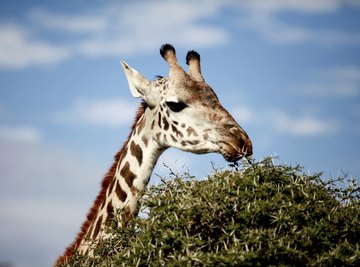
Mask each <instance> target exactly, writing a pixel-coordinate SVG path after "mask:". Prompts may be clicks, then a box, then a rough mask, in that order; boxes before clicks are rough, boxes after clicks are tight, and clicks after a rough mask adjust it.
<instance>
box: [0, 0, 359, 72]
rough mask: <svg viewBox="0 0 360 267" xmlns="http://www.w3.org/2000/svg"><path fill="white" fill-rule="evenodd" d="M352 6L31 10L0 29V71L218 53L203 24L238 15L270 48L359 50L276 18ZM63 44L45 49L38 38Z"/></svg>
mask: <svg viewBox="0 0 360 267" xmlns="http://www.w3.org/2000/svg"><path fill="white" fill-rule="evenodd" d="M344 5H351V6H359V4H358V2H357V1H351V0H349V1H341V0H319V1H312V0H311V1H310V0H309V1H308V0H288V1H281V0H276V1H261V0H252V1H231V0H229V1H196V2H194V1H165V2H164V1H151V2H131V3H123V2H121V3H119V2H111V3H108V4H105V5H103V6H99V7H98V8H96V9H95V8H91V7H89V8H86V9H83V10H77V11H73V12H72V13H71V14H70V13H65V12H63V13H59V12H56V11H50V10H48V9H46V8H40V9H39V8H37V9H32V10H30V11H29V12H28V14H27V15H26V16H25V18H24V19H25V20H27V24H26V25H25V24H20V23H17V24H6V22H5V24H4V23H3V24H0V68H24V67H28V66H32V65H36V64H50V63H56V62H60V61H62V60H65V59H67V58H69V57H73V56H79V55H83V56H89V57H101V56H112V55H115V56H118V57H119V58H120V55H121V56H124V55H126V54H134V53H144V52H148V51H153V50H154V49H158V47H159V45H160V44H162V43H164V42H170V43H174V44H176V45H177V47H186V48H188V49H191V48H195V47H196V48H197V49H199V48H201V47H211V46H219V45H222V44H225V43H228V42H229V41H231V38H232V36H231V34H230V29H229V28H226V26H224V25H221V24H215V23H208V22H207V21H208V20H209V19H210V20H211V19H217V18H220V17H221V16H224V15H223V14H222V13H221V12H222V10H225V9H226V8H231V9H232V10H235V11H237V12H239V15H238V16H237V19H238V21H237V23H238V25H239V27H240V28H241V29H248V30H252V31H254V32H256V33H258V34H259V35H261V36H262V37H263V38H265V39H266V40H268V41H270V42H274V43H285V44H287V43H304V42H306V43H317V44H322V45H359V44H360V32H345V31H339V30H336V29H331V28H330V29H328V28H325V29H323V30H314V29H311V28H309V27H307V26H303V25H298V26H295V25H291V24H290V23H289V22H288V21H285V20H284V19H282V18H281V16H280V15H281V14H283V13H285V12H296V13H300V14H309V15H318V14H330V15H331V14H334V13H335V12H337V11H338V10H340V8H341V7H343V6H344ZM49 30H50V31H51V32H52V35H54V34H55V35H57V36H63V37H64V38H63V39H62V42H61V43H59V42H58V41H53V43H51V42H50V41H49V40H48V39H47V37H46V36H45V35H44V34H46V32H47V31H49Z"/></svg>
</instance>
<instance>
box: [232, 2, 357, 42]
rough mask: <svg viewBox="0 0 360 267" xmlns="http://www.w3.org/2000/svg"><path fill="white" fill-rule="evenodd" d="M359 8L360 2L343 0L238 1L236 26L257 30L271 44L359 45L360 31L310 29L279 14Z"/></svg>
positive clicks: (313, 13) (330, 11) (311, 13)
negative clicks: (239, 14) (238, 11)
mask: <svg viewBox="0 0 360 267" xmlns="http://www.w3.org/2000/svg"><path fill="white" fill-rule="evenodd" d="M346 5H349V6H352V7H360V4H359V1H343V0H319V1H311V0H289V1H281V0H275V1H261V0H253V1H239V2H237V7H238V8H239V9H240V10H241V11H242V14H243V15H242V16H240V18H239V19H238V25H239V26H240V27H241V28H242V29H249V30H252V31H254V32H257V33H258V34H259V35H260V36H262V37H263V38H264V39H266V40H268V41H269V42H273V43H280V44H297V43H315V44H321V45H326V46H337V45H360V31H357V32H346V31H339V30H337V29H332V28H324V29H316V30H314V29H312V28H310V27H308V26H305V25H301V24H300V25H292V24H291V23H289V21H286V20H285V19H284V18H282V17H281V15H282V14H286V12H292V13H295V14H296V13H297V14H302V15H308V16H316V15H319V14H320V15H332V14H335V13H336V12H337V11H339V10H340V8H342V7H343V6H346Z"/></svg>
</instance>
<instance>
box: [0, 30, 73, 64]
mask: <svg viewBox="0 0 360 267" xmlns="http://www.w3.org/2000/svg"><path fill="white" fill-rule="evenodd" d="M68 56H69V53H68V51H67V49H66V48H63V47H59V46H55V45H52V44H49V43H47V42H46V41H43V40H36V39H35V38H33V37H31V36H30V33H29V31H28V30H27V29H25V28H24V27H22V26H19V25H9V24H8V25H1V24H0V68H23V67H28V66H30V65H40V64H50V63H56V62H59V61H61V60H64V59H65V58H67V57H68Z"/></svg>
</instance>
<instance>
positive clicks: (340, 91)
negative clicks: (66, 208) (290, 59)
mask: <svg viewBox="0 0 360 267" xmlns="http://www.w3.org/2000/svg"><path fill="white" fill-rule="evenodd" d="M295 90H296V92H298V93H299V94H302V95H307V96H311V97H326V98H329V97H341V98H350V97H356V96H359V95H360V68H359V67H355V66H342V67H335V68H331V69H328V70H323V71H319V72H318V73H317V75H316V77H315V78H314V81H311V82H309V83H305V84H300V85H298V86H296V87H295Z"/></svg>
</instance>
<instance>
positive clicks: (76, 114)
mask: <svg viewBox="0 0 360 267" xmlns="http://www.w3.org/2000/svg"><path fill="white" fill-rule="evenodd" d="M135 111H136V105H135V104H130V103H128V102H126V101H123V100H121V99H102V100H93V99H85V98H83V99H77V100H75V101H74V102H73V103H72V104H71V106H70V107H68V108H67V109H65V110H62V111H58V112H56V113H55V114H54V115H53V120H54V122H56V123H62V124H63V123H66V124H75V125H76V124H78V125H90V126H104V127H117V126H119V125H122V124H126V123H127V124H128V123H129V122H130V121H131V120H132V119H133V118H134V114H135Z"/></svg>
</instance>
